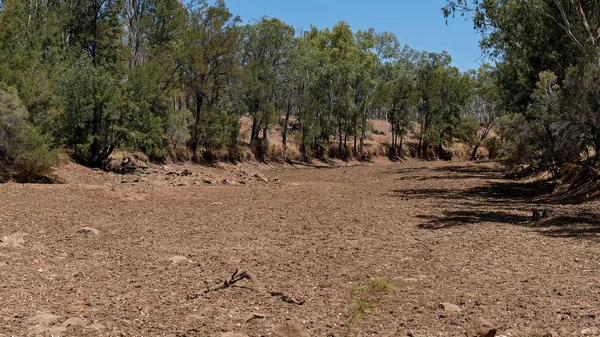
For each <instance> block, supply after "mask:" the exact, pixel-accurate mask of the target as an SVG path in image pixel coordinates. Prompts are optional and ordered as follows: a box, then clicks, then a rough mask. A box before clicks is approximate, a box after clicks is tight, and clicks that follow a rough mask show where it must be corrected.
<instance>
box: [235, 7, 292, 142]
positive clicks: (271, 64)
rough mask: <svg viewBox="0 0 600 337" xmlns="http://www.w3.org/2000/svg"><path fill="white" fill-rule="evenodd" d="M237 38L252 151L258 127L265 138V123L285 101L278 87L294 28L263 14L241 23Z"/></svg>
mask: <svg viewBox="0 0 600 337" xmlns="http://www.w3.org/2000/svg"><path fill="white" fill-rule="evenodd" d="M241 41H242V42H241V44H242V45H241V48H242V52H241V65H242V73H243V75H242V85H243V91H244V101H245V105H246V107H247V109H248V112H249V114H250V116H251V117H252V129H251V134H250V145H251V147H252V148H253V149H255V152H256V146H257V142H258V139H259V133H260V131H261V130H262V132H263V135H262V140H263V142H266V141H267V137H268V128H269V124H271V123H273V122H275V121H276V120H277V116H278V114H279V112H280V111H281V109H282V108H283V107H282V105H285V98H284V97H279V95H278V93H279V91H278V87H279V86H281V85H283V83H284V81H286V80H287V79H286V78H285V74H284V69H285V67H286V63H287V62H289V54H290V51H291V49H292V47H293V42H294V28H293V27H292V26H290V25H287V24H285V23H283V22H282V21H280V20H279V19H270V18H267V17H263V18H262V19H261V20H260V21H258V22H256V23H254V24H249V25H246V26H245V27H243V30H242V36H241ZM264 145H266V144H264ZM264 145H263V146H264Z"/></svg>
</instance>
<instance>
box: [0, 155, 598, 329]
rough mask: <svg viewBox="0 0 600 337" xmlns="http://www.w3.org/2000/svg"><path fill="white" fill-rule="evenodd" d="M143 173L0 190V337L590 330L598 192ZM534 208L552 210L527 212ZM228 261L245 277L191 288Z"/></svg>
mask: <svg viewBox="0 0 600 337" xmlns="http://www.w3.org/2000/svg"><path fill="white" fill-rule="evenodd" d="M70 165H71V164H70ZM183 169H189V170H191V171H192V174H191V176H183V177H182V176H178V175H173V174H172V175H170V176H169V177H170V178H169V179H172V180H169V179H166V177H167V173H168V172H177V173H180V172H181V171H182V170H183ZM152 170H155V171H154V172H153V173H151V174H150V175H142V176H140V175H137V176H136V175H129V176H124V177H121V176H116V175H112V174H111V175H108V174H104V173H96V172H92V171H89V170H87V171H86V169H81V170H79V171H77V172H79V173H77V172H75V171H76V170H75V169H72V173H73V178H72V179H71V180H70V181H69V179H65V181H66V182H67V183H66V184H62V185H20V184H13V183H10V184H5V185H0V240H2V242H0V295H1V297H0V300H1V302H0V303H1V306H0V336H28V335H31V336H36V335H40V336H44V335H47V336H50V335H54V336H219V335H220V334H221V333H222V332H227V331H235V332H240V333H246V334H248V335H249V336H269V335H273V333H274V331H275V327H276V326H277V325H278V324H281V323H282V322H284V321H285V320H286V319H293V320H294V321H296V322H299V323H300V324H302V325H303V326H304V327H305V328H306V329H307V330H308V332H309V333H310V335H311V336H464V335H465V331H467V330H469V326H470V325H471V324H472V322H474V321H475V320H477V319H479V318H483V319H486V320H487V321H489V322H491V323H492V324H493V325H494V326H495V327H497V328H498V335H504V336H536V335H537V336H543V335H544V334H546V333H549V332H550V331H552V330H553V331H555V332H556V333H557V335H560V336H563V335H564V336H571V335H581V334H590V335H593V334H594V333H597V332H598V330H597V329H596V327H600V283H599V282H598V277H599V276H600V241H599V239H600V219H599V217H598V216H599V213H598V205H599V204H598V203H597V202H592V203H586V204H579V205H559V204H544V203H543V200H544V199H543V198H542V199H539V198H538V197H539V194H540V193H542V192H545V191H548V190H550V187H551V186H548V184H545V183H543V182H519V181H512V180H505V179H502V177H503V173H502V172H500V171H499V170H498V169H496V167H495V166H494V165H493V164H471V163H456V162H455V163H439V162H419V161H408V162H405V163H398V164H391V163H389V162H385V161H381V162H379V163H376V164H370V165H367V166H355V167H345V166H342V167H338V168H333V169H301V170H299V169H286V170H281V169H274V168H270V167H268V166H265V165H263V166H256V167H242V166H240V167H221V168H210V169H208V168H202V167H195V166H194V167H193V166H186V167H167V168H164V167H163V168H161V169H157V168H153V169H152ZM242 171H244V172H245V173H242ZM255 171H257V172H255ZM258 171H260V172H262V173H263V174H264V176H263V177H265V178H266V179H262V178H261V174H260V172H258ZM63 174H64V172H63ZM209 175H212V176H213V178H211V179H214V181H221V182H222V180H226V179H230V180H233V179H237V180H244V181H246V183H244V184H240V183H237V184H226V185H223V184H216V183H213V184H206V183H204V182H203V179H204V177H206V176H209ZM156 177H159V178H156ZM250 178H252V179H250ZM275 178H278V179H275ZM136 179H138V181H135V180H136ZM533 208H538V209H544V208H548V209H551V210H553V214H552V216H551V217H550V218H548V219H544V220H540V221H535V222H532V221H530V217H531V214H532V209H533ZM84 227H89V228H88V229H85V230H81V229H82V228H84ZM92 229H97V230H98V231H99V234H98V235H96V234H97V233H95V232H94V231H93V230H92ZM236 269H239V271H240V272H241V271H246V272H248V273H250V275H251V278H252V279H241V280H240V281H239V282H237V283H235V284H234V285H233V286H231V287H229V288H227V289H222V290H215V291H211V292H208V293H206V294H204V293H203V291H204V290H205V289H207V287H214V286H215V285H217V283H218V282H219V281H218V280H219V279H221V280H227V279H229V278H230V277H231V275H232V274H233V272H234V271H235V270H236ZM271 292H274V294H275V295H276V296H273V295H272V294H271ZM282 294H283V296H282ZM283 299H287V300H288V301H284V300H283ZM290 299H291V300H290ZM290 302H292V303H290ZM293 302H296V303H293ZM299 303H303V304H299ZM442 303H449V304H454V305H455V306H458V309H457V308H456V307H454V306H451V305H445V307H446V309H443V308H442V306H440V304H442ZM251 317H252V319H250V318H251Z"/></svg>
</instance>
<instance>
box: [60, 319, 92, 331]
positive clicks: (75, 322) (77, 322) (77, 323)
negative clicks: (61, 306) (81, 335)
mask: <svg viewBox="0 0 600 337" xmlns="http://www.w3.org/2000/svg"><path fill="white" fill-rule="evenodd" d="M86 325H87V324H86V323H85V321H84V320H82V319H81V318H79V317H71V318H68V319H67V320H66V321H64V322H63V324H62V326H63V327H64V328H76V327H84V326H86Z"/></svg>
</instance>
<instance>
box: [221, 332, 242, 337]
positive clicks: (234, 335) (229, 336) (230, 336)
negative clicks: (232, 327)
mask: <svg viewBox="0 0 600 337" xmlns="http://www.w3.org/2000/svg"><path fill="white" fill-rule="evenodd" d="M221 337H248V335H246V334H245V333H241V332H233V331H228V332H223V333H221Z"/></svg>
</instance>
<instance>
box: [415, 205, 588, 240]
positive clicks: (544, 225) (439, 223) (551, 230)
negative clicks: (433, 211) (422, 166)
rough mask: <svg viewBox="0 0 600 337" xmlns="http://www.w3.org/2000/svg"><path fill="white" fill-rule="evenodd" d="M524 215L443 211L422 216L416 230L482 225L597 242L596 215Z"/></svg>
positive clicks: (498, 212)
mask: <svg viewBox="0 0 600 337" xmlns="http://www.w3.org/2000/svg"><path fill="white" fill-rule="evenodd" d="M525 214H526V213H523V212H521V214H515V213H509V212H503V211H497V212H496V211H446V212H444V214H443V216H441V217H422V218H424V219H426V220H427V222H425V223H422V224H420V225H419V228H421V229H426V230H444V229H449V228H455V227H462V226H467V225H477V224H483V223H486V224H490V223H491V224H507V225H512V226H520V227H526V228H531V229H533V230H535V231H537V232H538V233H539V234H541V235H544V236H548V237H556V238H585V239H591V240H600V219H599V218H598V215H597V214H593V213H590V212H580V213H576V214H569V215H558V216H555V217H550V218H547V219H543V220H537V221H533V220H532V218H531V216H530V215H525Z"/></svg>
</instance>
